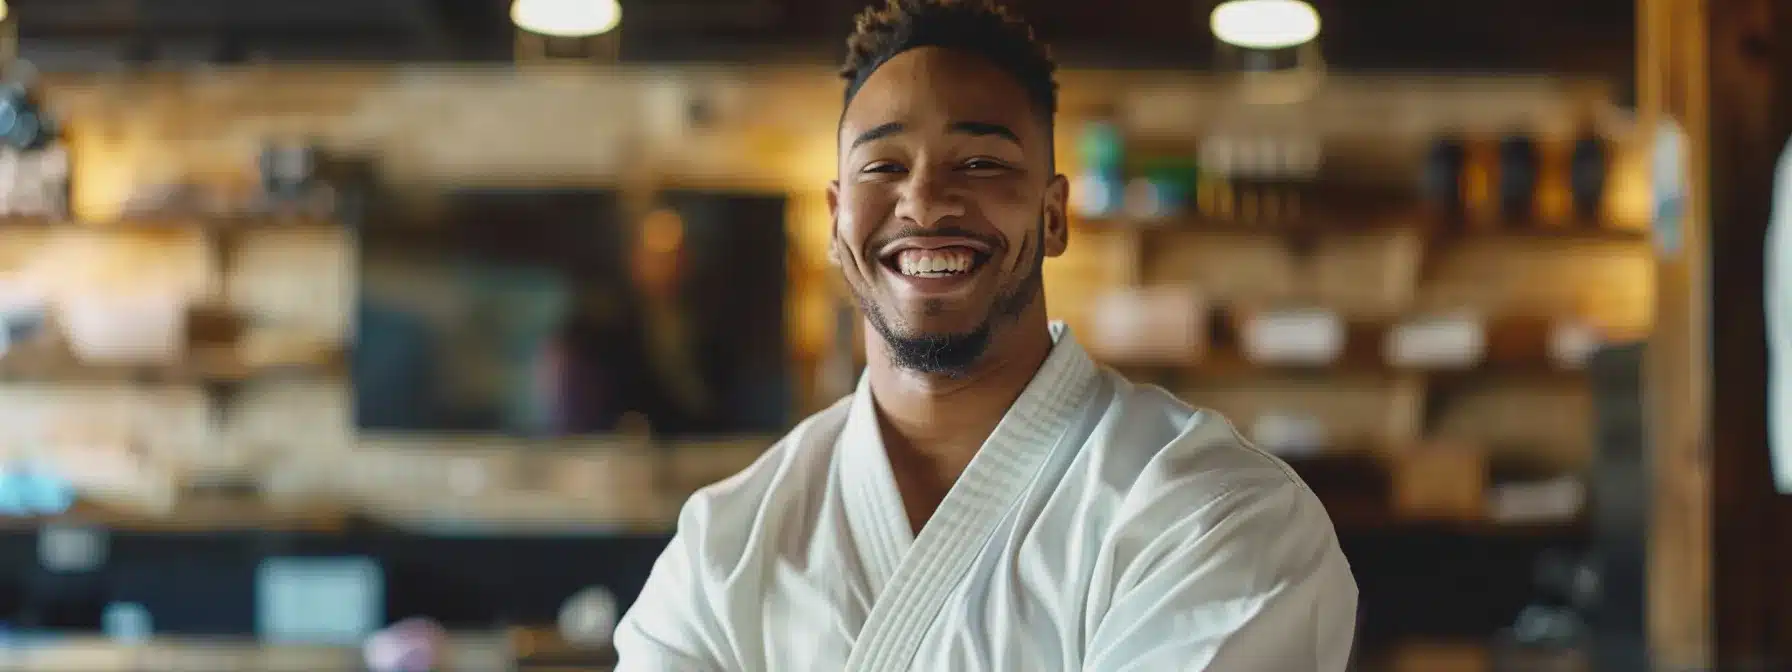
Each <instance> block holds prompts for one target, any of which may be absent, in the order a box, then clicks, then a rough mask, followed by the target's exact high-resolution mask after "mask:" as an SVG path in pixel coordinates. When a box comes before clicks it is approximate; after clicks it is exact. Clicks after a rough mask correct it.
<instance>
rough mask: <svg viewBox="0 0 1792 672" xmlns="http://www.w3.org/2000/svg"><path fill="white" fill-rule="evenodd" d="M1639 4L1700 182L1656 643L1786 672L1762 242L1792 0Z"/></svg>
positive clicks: (1786, 532)
mask: <svg viewBox="0 0 1792 672" xmlns="http://www.w3.org/2000/svg"><path fill="white" fill-rule="evenodd" d="M1640 8H1641V10H1642V11H1640V12H1639V16H1640V17H1641V26H1640V29H1639V38H1640V39H1639V42H1640V44H1641V52H1642V53H1641V58H1640V59H1639V61H1640V64H1641V68H1640V72H1639V84H1640V86H1639V94H1640V95H1639V98H1640V102H1641V104H1642V109H1643V112H1644V115H1643V116H1644V119H1645V123H1652V122H1653V121H1654V120H1659V119H1662V118H1670V117H1671V118H1673V119H1675V120H1677V121H1678V122H1679V124H1680V125H1681V127H1682V128H1684V129H1685V132H1686V136H1687V139H1688V149H1689V152H1688V159H1689V161H1688V169H1689V170H1688V174H1689V176H1690V180H1689V184H1688V187H1689V188H1688V201H1687V206H1688V207H1687V213H1688V216H1687V217H1686V221H1685V224H1686V226H1685V230H1684V236H1683V238H1684V246H1683V248H1682V249H1680V250H1679V251H1678V252H1677V253H1673V254H1664V255H1663V257H1662V259H1661V262H1660V264H1659V277H1658V278H1657V286H1658V287H1659V297H1658V299H1657V311H1656V324H1657V326H1656V331H1655V335H1654V339H1653V341H1652V343H1651V346H1652V352H1651V359H1650V371H1649V383H1650V384H1649V387H1650V390H1651V393H1652V394H1653V397H1654V398H1653V403H1652V404H1651V411H1652V417H1653V426H1652V427H1651V429H1652V430H1653V431H1652V434H1653V437H1654V440H1655V444H1656V445H1655V446H1654V457H1655V463H1654V469H1655V473H1656V477H1655V487H1656V490H1655V497H1654V518H1653V521H1652V524H1651V530H1650V532H1651V536H1652V538H1651V543H1650V581H1649V589H1650V593H1649V598H1650V605H1649V612H1650V613H1649V634H1650V643H1651V648H1652V652H1653V654H1654V656H1655V659H1656V661H1657V663H1658V665H1659V669H1686V668H1701V669H1713V668H1715V669H1725V670H1728V669H1737V670H1748V669H1787V668H1788V667H1792V580H1788V579H1787V575H1786V570H1787V568H1788V567H1792V497H1788V496H1784V495H1779V494H1777V493H1775V492H1774V490H1773V485H1772V481H1771V475H1770V474H1771V472H1770V462H1769V454H1768V444H1767V363H1768V357H1767V354H1768V353H1767V347H1766V339H1765V327H1766V321H1765V318H1766V314H1765V289H1766V287H1765V285H1766V273H1765V254H1764V251H1765V246H1766V233H1767V225H1768V217H1769V214H1770V211H1771V203H1772V198H1773V178H1774V176H1773V172H1774V169H1775V163H1776V161H1777V159H1778V156H1779V154H1780V152H1781V150H1782V149H1783V148H1784V147H1785V146H1786V139H1787V137H1788V132H1792V51H1789V50H1788V49H1789V48H1792V4H1788V3H1785V2H1774V1H1773V0H1731V1H1727V2H1702V1H1700V0H1641V6H1640Z"/></svg>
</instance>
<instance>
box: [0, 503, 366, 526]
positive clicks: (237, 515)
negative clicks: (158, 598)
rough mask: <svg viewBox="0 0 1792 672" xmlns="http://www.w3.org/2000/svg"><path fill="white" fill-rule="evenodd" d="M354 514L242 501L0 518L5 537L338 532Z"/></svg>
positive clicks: (94, 507) (85, 506)
mask: <svg viewBox="0 0 1792 672" xmlns="http://www.w3.org/2000/svg"><path fill="white" fill-rule="evenodd" d="M350 513H351V512H350V511H349V510H347V509H344V508H341V507H337V506H331V505H320V504H310V505H305V506H293V507H285V506H273V505H270V504H268V503H266V502H263V501H260V500H255V499H241V498H230V499H222V498H206V499H200V500H196V501H190V502H183V503H181V504H178V505H176V506H175V507H174V508H173V509H172V510H169V511H166V512H160V513H153V514H152V513H146V512H137V511H129V510H124V509H120V508H117V507H110V506H106V505H104V504H98V503H94V502H88V501H82V502H78V503H76V504H75V506H74V508H72V509H70V510H69V511H68V512H67V513H63V514H59V515H54V516H24V517H0V532H18V531H35V530H37V529H39V528H42V527H44V526H47V525H72V526H82V527H100V528H105V529H108V530H115V531H121V532H149V533H204V532H226V531H244V530H254V531H269V532H337V531H340V530H342V529H344V528H345V527H346V526H347V523H348V521H349V520H350V517H351V515H350Z"/></svg>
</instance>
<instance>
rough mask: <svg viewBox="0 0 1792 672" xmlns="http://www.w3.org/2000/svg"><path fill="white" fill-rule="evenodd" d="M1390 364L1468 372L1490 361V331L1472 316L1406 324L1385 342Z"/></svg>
mask: <svg viewBox="0 0 1792 672" xmlns="http://www.w3.org/2000/svg"><path fill="white" fill-rule="evenodd" d="M1382 357H1383V358H1384V359H1386V360H1387V362H1388V363H1390V364H1392V365H1394V366H1398V367H1406V368H1417V369H1467V368H1473V367H1475V366H1478V365H1480V364H1481V363H1482V362H1483V361H1485V360H1486V358H1487V328H1486V325H1485V324H1483V322H1482V320H1481V319H1480V318H1478V317H1475V316H1473V315H1442V316H1426V317H1416V318H1411V319H1407V320H1403V321H1401V322H1400V323H1398V324H1395V325H1394V328H1393V329H1390V330H1389V331H1388V335H1387V338H1386V339H1385V340H1384V341H1383V342H1382Z"/></svg>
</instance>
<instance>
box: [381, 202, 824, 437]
mask: <svg viewBox="0 0 1792 672" xmlns="http://www.w3.org/2000/svg"><path fill="white" fill-rule="evenodd" d="M659 203H661V204H662V205H661V206H660V207H657V208H655V209H652V210H651V212H650V214H646V215H644V216H641V217H625V216H624V214H623V210H622V208H621V199H620V198H619V197H618V195H617V194H615V193H614V192H607V191H586V190H577V191H575V190H532V191H522V190H498V189H491V190H470V191H460V192H455V193H452V194H450V195H448V196H447V197H446V198H445V200H444V201H443V202H442V203H441V206H440V207H436V208H430V209H429V210H430V211H431V212H434V213H438V214H433V215H429V216H426V217H421V218H419V219H420V220H421V221H419V222H416V223H414V224H407V225H404V226H388V227H369V228H368V229H367V230H365V231H363V233H362V236H361V239H362V243H361V287H362V290H361V301H360V306H359V316H358V317H359V319H358V320H357V328H356V332H357V333H356V343H355V351H354V362H353V366H354V383H355V392H356V394H355V396H356V401H355V412H356V417H357V425H358V426H359V427H360V428H361V429H365V430H385V431H430V432H446V431H461V432H477V433H501V434H506V435H511V436H519V437H540V438H550V437H559V436H569V435H583V434H601V433H605V432H611V431H616V430H618V429H619V428H622V427H623V426H624V425H628V424H629V423H630V422H631V420H630V419H631V418H633V419H636V420H634V421H635V422H644V423H645V425H646V428H648V429H650V430H651V431H652V432H653V433H654V434H656V435H661V436H674V437H676V436H686V437H688V436H717V435H728V434H752V433H768V432H778V431H781V430H783V429H784V428H785V423H786V420H787V418H786V414H787V412H788V406H789V401H788V400H789V399H790V390H789V385H788V377H789V376H788V368H789V367H788V365H787V360H786V354H785V352H786V349H785V342H786V340H785V332H784V295H785V254H786V242H785V228H784V227H785V203H784V199H783V197H781V196H762V195H752V194H730V193H713V192H667V193H663V194H661V195H660V199H659ZM632 427H633V426H631V427H630V428H632Z"/></svg>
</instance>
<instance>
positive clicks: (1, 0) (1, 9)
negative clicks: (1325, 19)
mask: <svg viewBox="0 0 1792 672" xmlns="http://www.w3.org/2000/svg"><path fill="white" fill-rule="evenodd" d="M8 13H9V12H7V8H6V0H0V21H5V20H6V15H7V14H8Z"/></svg>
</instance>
